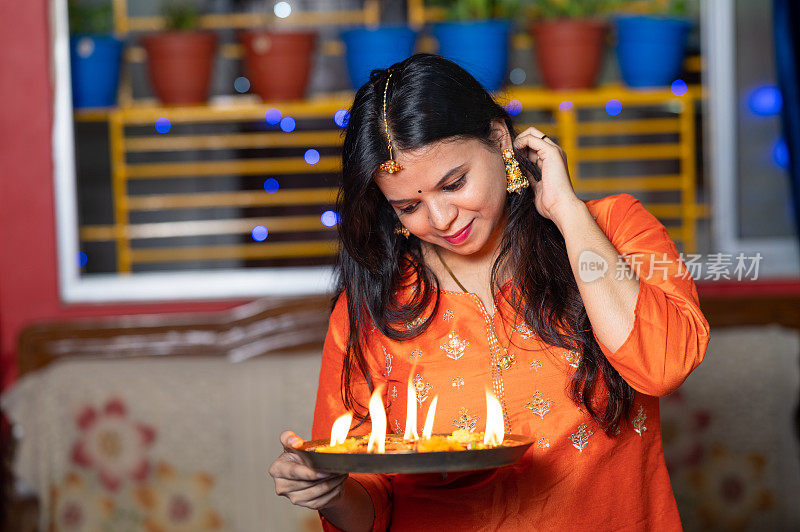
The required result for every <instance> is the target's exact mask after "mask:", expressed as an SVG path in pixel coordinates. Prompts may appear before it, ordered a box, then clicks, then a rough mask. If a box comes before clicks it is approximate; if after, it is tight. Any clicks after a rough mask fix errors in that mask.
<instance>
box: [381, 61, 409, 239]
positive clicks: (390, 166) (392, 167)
mask: <svg viewBox="0 0 800 532" xmlns="http://www.w3.org/2000/svg"><path fill="white" fill-rule="evenodd" d="M391 78H392V70H391V69H389V76H388V77H387V78H386V85H385V86H384V87H383V123H384V125H385V126H386V139H387V140H388V142H389V159H388V160H386V161H384V162H383V163H382V164H381V170H383V171H384V172H386V173H389V174H393V173H395V172H399V171H400V170H402V169H403V166H402V165H401V164H400V163H398V162H397V161H395V160H394V158H393V156H392V138H391V137H390V136H389V121H388V120H387V119H386V93H387V92H388V91H389V80H390V79H391ZM403 229H405V228H403ZM406 232H408V229H406ZM406 238H408V235H406Z"/></svg>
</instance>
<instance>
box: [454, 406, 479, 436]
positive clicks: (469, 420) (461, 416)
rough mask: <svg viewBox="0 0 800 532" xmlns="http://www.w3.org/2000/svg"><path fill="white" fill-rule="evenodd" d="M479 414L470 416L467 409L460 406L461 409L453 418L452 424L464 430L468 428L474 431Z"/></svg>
mask: <svg viewBox="0 0 800 532" xmlns="http://www.w3.org/2000/svg"><path fill="white" fill-rule="evenodd" d="M480 418H481V417H480V416H477V415H476V416H471V415H470V414H469V410H467V409H466V408H465V407H463V406H462V407H461V410H459V411H458V417H457V418H455V419H454V420H453V425H454V426H456V427H458V428H460V429H464V430H468V431H470V432H475V427H477V426H478V420H479V419H480Z"/></svg>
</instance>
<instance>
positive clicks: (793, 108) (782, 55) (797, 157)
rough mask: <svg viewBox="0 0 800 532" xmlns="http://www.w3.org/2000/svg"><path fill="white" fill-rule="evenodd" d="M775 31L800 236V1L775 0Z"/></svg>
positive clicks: (784, 118) (790, 171)
mask: <svg viewBox="0 0 800 532" xmlns="http://www.w3.org/2000/svg"><path fill="white" fill-rule="evenodd" d="M773 31H774V35H775V59H776V62H777V72H778V87H779V88H780V90H781V93H782V96H783V108H782V116H781V119H782V126H783V136H784V138H785V139H786V145H787V147H788V148H789V179H790V181H791V188H792V200H793V201H792V203H793V205H794V220H795V228H796V231H797V235H798V238H800V89H799V88H798V84H800V68H799V65H798V61H800V2H798V1H797V0H773Z"/></svg>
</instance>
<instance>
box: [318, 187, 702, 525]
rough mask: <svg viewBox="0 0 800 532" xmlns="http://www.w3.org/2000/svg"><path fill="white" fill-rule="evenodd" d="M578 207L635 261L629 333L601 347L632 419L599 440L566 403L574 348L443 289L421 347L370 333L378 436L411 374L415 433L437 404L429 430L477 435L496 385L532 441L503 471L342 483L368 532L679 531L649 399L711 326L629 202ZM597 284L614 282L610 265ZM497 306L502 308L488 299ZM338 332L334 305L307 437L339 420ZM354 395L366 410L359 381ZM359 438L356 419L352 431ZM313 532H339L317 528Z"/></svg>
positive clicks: (696, 354)
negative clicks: (495, 366) (496, 364)
mask: <svg viewBox="0 0 800 532" xmlns="http://www.w3.org/2000/svg"><path fill="white" fill-rule="evenodd" d="M586 205H587V206H588V208H589V210H590V212H591V213H592V215H593V216H595V219H596V220H597V223H598V225H599V226H600V228H601V229H602V230H603V232H604V233H605V234H606V236H607V237H608V238H609V240H610V241H611V243H612V244H613V245H614V247H615V248H616V249H617V251H619V253H620V254H621V255H636V257H637V258H636V259H633V261H634V264H637V267H638V268H639V269H638V273H639V278H640V289H639V294H638V296H637V300H636V309H635V320H634V326H633V329H632V331H631V332H630V334H629V336H628V338H627V339H626V340H625V343H624V344H623V345H622V346H621V347H620V348H619V349H617V350H616V351H615V352H611V351H610V350H609V349H608V348H606V347H605V346H603V345H602V344H601V348H602V350H603V352H604V353H605V355H606V357H607V358H608V360H609V361H610V363H611V364H612V365H613V366H614V368H616V369H617V371H618V372H619V374H620V375H621V376H622V377H623V378H624V379H625V380H626V382H628V383H629V384H630V385H631V386H632V387H633V388H634V389H635V390H636V398H635V402H634V414H633V416H632V418H631V419H630V420H628V422H627V423H624V424H623V425H622V426H621V430H620V433H619V435H617V436H616V437H609V436H607V435H606V434H605V433H604V432H603V430H602V429H601V428H600V427H599V426H598V424H597V423H596V422H594V421H593V420H592V419H591V418H590V417H589V415H588V414H587V413H586V412H585V409H582V408H579V406H578V405H576V404H575V403H574V402H573V401H572V400H571V399H570V398H569V396H568V393H569V386H570V380H571V378H572V374H573V372H574V368H575V367H577V363H578V358H577V357H578V356H579V354H578V353H577V352H574V351H572V352H571V351H569V350H567V349H562V348H556V347H553V346H549V345H546V344H544V343H543V342H542V341H540V340H539V338H538V336H536V335H535V334H533V333H532V332H531V331H530V330H529V329H528V328H527V327H525V326H524V324H523V323H521V322H520V323H517V324H516V326H514V324H512V323H511V318H513V316H514V311H513V309H510V308H505V307H504V308H501V310H502V312H497V313H494V315H493V316H492V311H493V310H494V309H488V310H487V309H485V308H484V306H483V305H482V303H481V301H480V299H479V298H478V297H477V296H476V295H475V294H462V293H457V292H447V291H443V292H442V295H441V301H440V305H439V309H438V311H437V315H436V316H435V318H434V320H433V322H432V323H431V325H430V327H429V328H428V329H427V330H426V331H425V332H424V333H423V334H422V335H420V336H419V337H417V338H414V339H412V340H408V341H404V342H395V341H392V340H389V339H388V338H386V337H385V336H383V335H382V334H380V333H379V332H378V331H377V330H374V331H372V332H371V333H370V334H369V338H368V340H367V346H366V347H367V349H366V354H367V357H368V360H369V365H370V372H371V376H372V379H373V381H374V382H375V383H376V384H380V383H383V384H385V386H386V387H385V396H384V404H385V405H386V410H387V418H388V423H389V429H388V430H390V431H394V432H396V433H399V434H402V433H403V431H404V428H405V416H406V415H405V413H406V383H407V382H408V379H409V377H411V378H412V379H413V381H414V385H415V386H416V389H417V396H418V405H417V407H418V413H417V420H418V423H419V427H418V430H419V431H420V432H421V430H422V423H424V421H425V415H426V413H427V410H428V406H429V405H430V402H431V400H432V399H433V397H434V396H436V395H438V396H439V400H438V406H437V411H436V421H435V423H434V432H439V433H441V432H451V431H453V430H455V429H456V428H459V427H460V428H466V429H468V430H474V431H482V430H484V427H485V421H486V400H485V390H486V389H487V388H488V389H490V390H494V391H495V393H497V392H498V391H499V390H498V388H500V387H501V388H502V393H501V395H502V400H503V403H504V405H505V409H506V411H507V414H508V419H507V420H506V422H507V425H508V427H509V428H510V432H512V433H515V434H524V435H531V436H533V438H534V439H535V440H536V443H535V444H534V445H532V446H531V447H530V449H529V450H528V451H527V453H526V454H525V455H524V457H523V458H522V459H521V460H520V461H519V462H517V463H516V464H514V465H513V466H508V467H503V468H499V469H495V470H490V471H482V472H469V473H456V474H454V473H451V474H448V475H442V474H425V475H366V474H354V475H351V476H352V477H353V478H354V479H355V480H357V481H358V482H359V483H361V484H362V485H363V486H364V488H365V489H366V490H367V492H368V493H369V495H370V497H371V498H372V502H373V505H374V507H375V521H374V530H387V529H391V530H408V531H412V530H414V531H416V530H434V529H436V528H434V527H438V529H439V530H526V531H528V530H573V531H574V530H604V531H605V530H645V529H647V530H651V529H653V530H680V529H681V525H680V519H679V517H678V510H677V506H676V504H675V499H674V497H673V495H672V489H671V487H670V482H669V477H668V475H667V470H666V466H665V463H664V457H663V453H662V447H661V430H660V420H659V405H658V396H663V395H667V394H669V393H671V392H672V391H674V390H675V389H676V388H678V387H679V386H680V385H681V383H682V382H683V381H684V379H685V378H686V376H687V375H688V374H689V373H690V372H691V371H692V370H693V369H694V368H695V367H697V365H698V364H699V363H700V361H701V360H702V359H703V356H704V354H705V350H706V346H707V344H708V340H709V327H708V322H707V321H706V320H705V318H704V317H703V314H702V313H701V312H700V309H699V306H698V299H697V291H696V289H695V286H694V282H693V281H692V279H691V276H690V275H688V273H687V272H685V271H684V268H685V267H684V266H683V263H682V262H681V260H680V257H679V255H678V252H677V249H676V248H675V244H674V243H673V242H672V240H671V239H670V238H669V236H668V235H667V231H666V229H665V228H664V226H663V225H662V224H661V223H660V222H659V221H658V220H657V219H656V218H655V217H653V216H652V215H651V214H650V213H649V212H648V211H647V210H646V209H645V208H644V207H643V206H642V205H641V203H639V201H638V200H636V199H635V198H634V197H633V196H631V195H629V194H619V195H615V196H609V197H606V198H602V199H598V200H592V201H588V202H586ZM628 260H629V262H630V260H631V259H628ZM607 274H609V275H610V274H616V273H615V265H610V267H609V271H608V272H607ZM503 289H504V290H506V289H508V286H505V287H504V288H503ZM495 302H496V304H497V305H506V306H507V303H506V302H505V300H503V299H502V298H501V297H500V296H499V295H498V296H497V297H496V298H495ZM504 318H505V319H506V320H508V321H503V319H504ZM492 321H493V322H494V325H495V327H494V330H496V331H497V335H498V337H499V338H498V339H497V340H498V341H499V343H500V344H501V345H502V346H506V345H509V335H511V339H510V344H511V345H510V347H509V350H508V352H509V354H510V355H513V364H512V365H511V366H510V367H508V368H507V369H503V370H502V371H501V372H500V374H501V377H500V379H499V380H500V381H501V382H497V380H498V379H497V378H495V381H494V382H493V380H492V371H491V367H492V355H491V353H492V349H495V350H496V349H497V347H496V346H493V345H492V342H493V341H494V338H493V334H494V333H493V328H492ZM347 331H348V322H347V306H346V304H345V297H340V298H339V301H338V302H337V304H336V306H335V308H334V311H333V313H332V315H331V318H330V326H329V330H328V336H327V339H326V341H325V347H324V351H323V358H322V367H321V371H320V380H319V389H318V392H317V403H316V410H315V413H314V426H313V430H312V436H313V438H315V439H316V438H327V437H329V436H330V429H331V425H332V423H333V421H334V419H335V418H336V417H338V416H339V415H341V414H342V413H344V411H345V409H344V407H343V405H342V400H341V393H340V388H339V387H340V375H341V368H342V360H343V359H342V356H343V352H344V349H345V345H346V341H347V334H348V333H347ZM598 342H599V340H598ZM495 352H497V351H495ZM414 363H416V364H417V366H416V368H415V369H414V374H413V375H410V372H411V369H412V365H413V364H414ZM356 385H357V386H358V391H359V393H358V395H359V397H360V398H361V400H362V403H363V404H366V403H367V400H368V395H369V393H368V391H367V390H366V385H365V384H364V382H363V380H361V381H358V380H357V381H356ZM602 390H604V388H603V387H601V392H602ZM599 395H602V396H605V393H604V392H602V393H599V394H598V396H599ZM599 399H600V397H598V402H599V403H600V404H602V403H603V401H600V400H599ZM603 399H604V397H603ZM369 430H370V426H369V424H368V423H367V424H364V425H362V426H361V427H359V428H358V429H357V430H354V431H351V435H355V434H366V433H369ZM323 525H324V527H325V528H326V530H336V528H335V527H333V526H332V525H330V523H327V522H326V521H325V520H324V519H323Z"/></svg>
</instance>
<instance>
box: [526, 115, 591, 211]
mask: <svg viewBox="0 0 800 532" xmlns="http://www.w3.org/2000/svg"><path fill="white" fill-rule="evenodd" d="M543 136H544V133H542V132H541V131H540V130H538V129H536V128H535V127H529V128H528V129H526V130H525V131H523V132H522V133H520V134H519V135H518V136H517V138H516V139H514V148H515V149H516V150H518V151H519V152H520V153H522V154H523V155H524V156H525V157H527V158H528V159H529V160H530V161H531V162H532V163H534V164H535V165H536V166H538V167H539V170H541V171H542V180H541V181H536V180H534V179H533V178H532V177H529V178H528V179H529V180H530V183H531V186H532V187H533V191H534V197H535V205H536V210H538V211H539V214H541V215H542V216H544V217H545V218H548V219H549V220H552V221H553V222H556V221H557V219H558V216H560V215H561V213H562V212H564V211H566V210H568V209H570V208H572V206H574V205H575V204H576V203H575V202H580V199H579V198H578V196H577V195H575V190H574V189H573V188H572V182H571V181H570V178H569V171H568V170H567V154H566V153H564V150H562V149H561V147H560V146H559V145H558V144H556V143H555V142H553V141H552V140H551V139H550V137H545V138H544V139H543V138H542V137H543Z"/></svg>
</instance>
